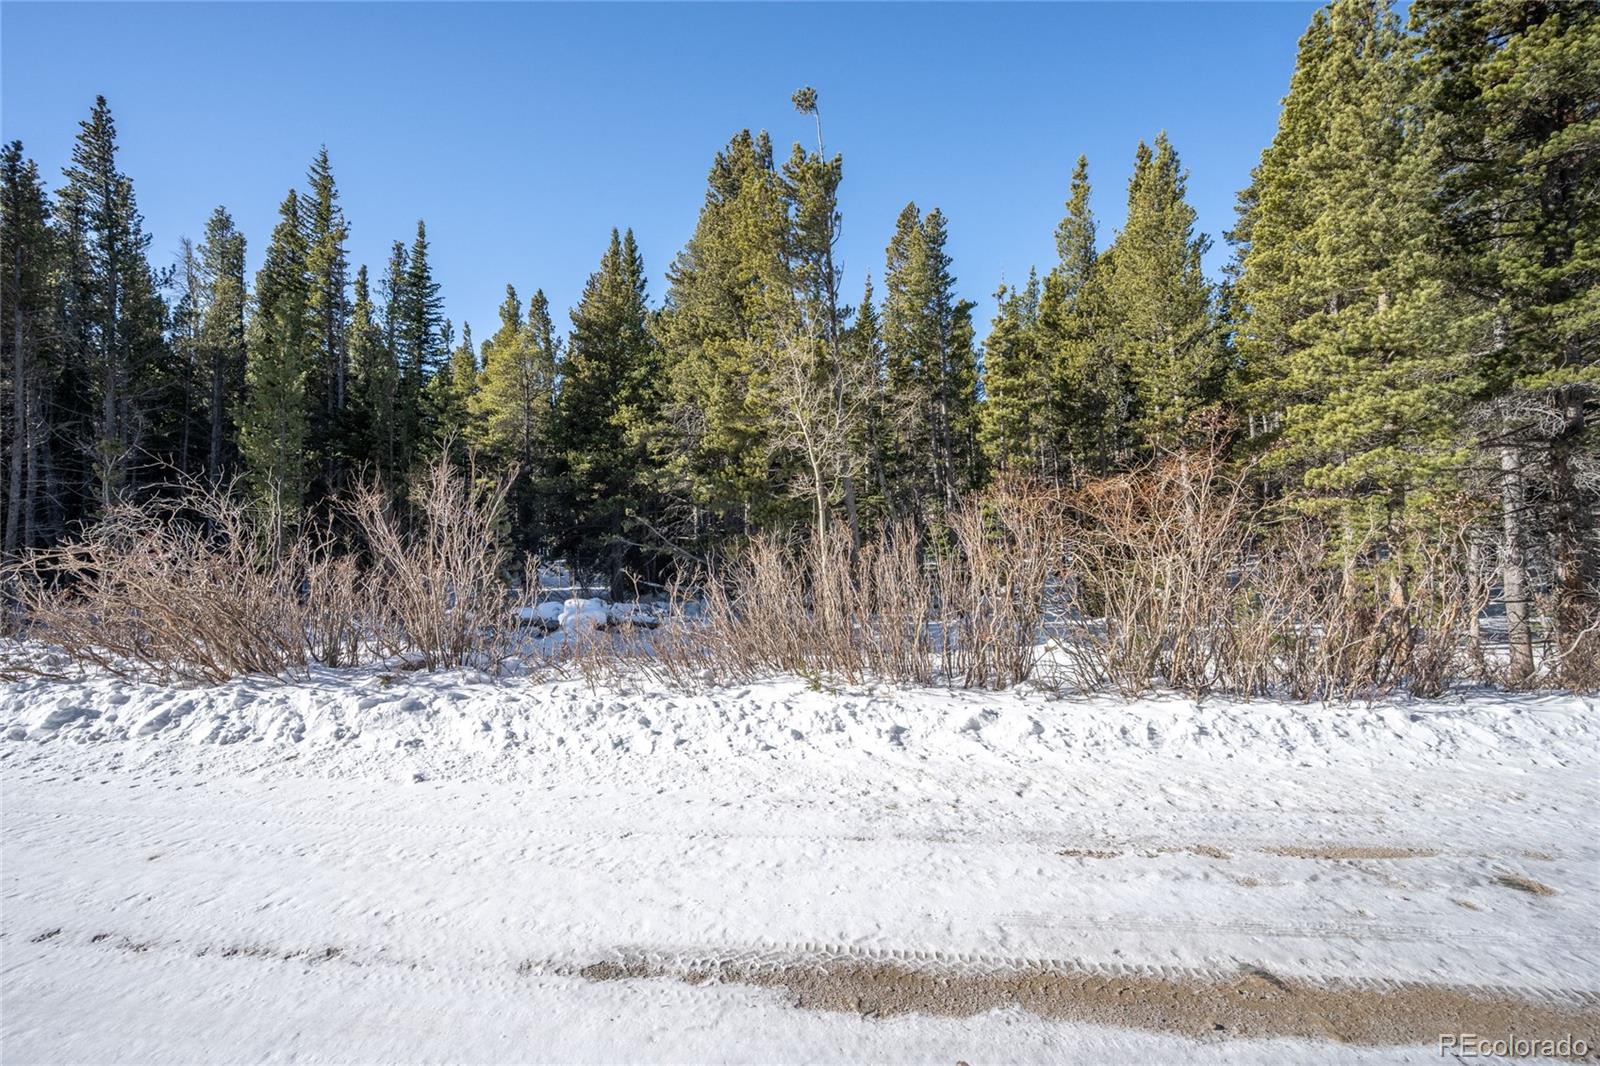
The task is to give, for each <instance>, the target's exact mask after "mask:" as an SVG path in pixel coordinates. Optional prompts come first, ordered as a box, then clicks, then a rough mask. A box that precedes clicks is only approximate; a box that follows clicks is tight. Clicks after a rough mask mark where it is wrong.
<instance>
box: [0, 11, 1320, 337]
mask: <svg viewBox="0 0 1600 1066" xmlns="http://www.w3.org/2000/svg"><path fill="white" fill-rule="evenodd" d="M1315 6H1316V5H1313V4H1301V3H1282V4H1189V5H1180V4H1133V3H1129V4H1105V5H1101V4H1051V5H1046V4H1016V5H1012V4H987V5H981V6H980V5H976V4H973V5H957V4H939V5H919V4H893V5H868V4H840V5H823V4H815V5H791V4H776V3H774V4H758V5H733V4H716V5H699V4H694V5H690V4H657V5H633V4H600V5H590V6H575V5H565V4H512V3H501V4H423V3H416V4H311V3H305V4H223V3H214V4H188V3H168V4H142V3H138V4H110V5H99V4H95V5H90V4H31V3H15V2H10V0H7V2H5V3H4V4H0V60H3V63H0V66H3V77H0V91H3V106H0V127H3V134H4V138H5V139H6V140H7V141H9V140H12V139H21V140H22V141H23V142H24V145H25V147H26V149H27V151H28V152H29V154H30V155H32V156H33V157H34V158H35V159H37V160H38V162H39V164H40V167H41V169H42V170H43V171H44V173H45V174H46V176H47V180H48V181H49V182H50V184H51V187H52V189H53V188H55V187H56V186H57V185H59V183H60V172H61V168H62V166H63V165H65V163H66V162H67V160H68V157H69V154H70V152H71V144H72V138H73V136H74V135H75V133H76V131H77V123H78V121H79V120H80V119H82V118H84V117H85V116H86V115H87V114H88V111H89V107H90V105H91V104H92V102H93V99H94V96H95V94H96V93H103V94H105V96H106V97H107V98H108V100H109V101H110V103H111V106H112V110H113V113H114V115H115V117H116V121H117V128H118V133H119V136H120V142H121V146H122V154H121V160H122V166H123V169H124V170H126V171H127V173H128V174H130V175H131V176H132V177H133V179H134V184H135V190H136V192H137V195H138V199H139V206H140V208H141V209H142V211H143V213H144V216H145V222H146V227H147V229H148V230H149V231H150V232H151V233H152V234H153V235H154V244H153V249H152V251H153V255H154V257H155V258H156V259H157V261H158V262H161V263H167V262H171V261H172V259H173V257H174V255H175V252H176V249H177V246H178V239H179V237H181V236H184V235H188V236H191V237H195V238H198V237H199V236H200V234H201V231H202V229H203V227H204V224H205V219H206V216H207V215H208V214H209V213H210V211H211V209H212V207H214V206H215V205H217V204H219V203H220V204H224V205H226V206H227V208H228V209H229V211H231V212H232V213H233V216H234V218H235V219H236V220H237V221H238V223H239V225H240V226H241V228H242V229H243V230H244V231H245V233H246V234H247V236H248V238H249V241H250V269H251V270H252V272H253V271H254V269H255V267H256V266H257V265H258V264H259V262H260V255H261V252H262V249H263V247H264V246H265V243H266V240H267V237H268V235H269V234H270V231H271V228H272V223H273V220H274V217H275V212H276V209H277V204H278V202H279V201H280V200H281V199H282V197H283V194H284V192H285V191H286V190H287V189H288V188H289V187H290V186H291V185H301V184H303V176H304V172H305V167H306V164H307V163H308V162H309V161H310V159H311V156H312V154H313V153H314V152H315V151H316V149H317V146H318V145H319V144H322V143H324V142H326V144H327V145H328V149H329V151H330V153H331V155H332V160H333V166H334V173H335V175H336V177H337V179H338V181H339V185H340V189H341V192H342V195H343V201H344V206H345V210H346V213H347V214H348V216H349V218H350V221H351V224H352V227H353V233H352V239H351V258H352V263H361V262H365V263H367V264H369V265H370V266H371V267H372V272H373V276H374V278H376V276H377V275H378V273H380V272H381V268H382V263H383V261H384V258H385V256H386V252H387V249H388V246H389V243H390V242H391V241H392V240H394V239H395V238H404V239H406V240H409V239H410V237H411V235H412V233H413V231H414V228H415V224H416V220H417V218H418V217H424V218H426V219H427V222H428V232H429V236H430V238H431V240H432V242H433V251H434V266H435V271H436V275H437V277H438V280H439V281H440V282H441V283H442V285H443V294H444V298H445V304H446V313H447V314H448V315H449V316H450V317H451V318H453V319H454V320H455V322H456V324H457V327H458V328H459V326H460V323H461V322H462V321H463V320H468V321H470V322H471V323H472V324H473V326H474V328H475V330H476V335H477V337H478V339H480V340H481V339H483V338H484V337H486V336H488V334H489V333H490V332H492V330H493V328H494V325H495V309H496V308H497V306H498V305H499V303H500V300H501V297H502V295H503V293H504V288H505V283H506V282H507V281H510V282H513V283H514V284H515V285H516V286H517V290H518V292H519V293H521V294H522V295H523V296H524V297H526V296H527V295H529V294H531V292H532V291H533V289H534V288H535V287H536V286H542V287H543V288H544V290H545V292H546V293H547V294H548V295H549V296H550V298H551V302H552V303H553V304H554V306H555V307H556V308H558V309H563V308H567V307H570V305H571V304H572V302H573V301H574V300H575V299H576V297H577V295H578V293H579V291H580V290H581V288H582V285H583V281H584V278H585V277H586V276H587V275H588V273H589V272H590V271H592V270H593V269H594V268H595V266H596V264H597V262H598V260H599V257H600V253H601V252H602V251H603V250H604V247H605V241H606V239H607V235H608V233H609V231H610V228H611V227H612V226H618V227H626V226H632V227H633V229H634V231H635V233H636V234H637V235H638V238H639V241H640V245H641V247H642V249H643V251H644V254H645V261H646V265H647V266H648V267H649V269H650V274H651V298H652V301H653V302H654V303H659V302H660V299H661V297H662V295H663V294H664V291H665V283H664V281H663V280H662V278H663V274H664V272H665V270H666V267H667V265H668V263H669V262H670V261H671V259H672V257H673V256H674V255H675V254H676V253H677V251H678V249H679V248H680V247H681V246H682V245H683V243H684V241H685V240H686V239H687V238H688V237H689V235H690V233H691V232H692V230H693V228H694V222H695V216H696V214H697V212H698V210H699V208H700V204H701V201H702V198H703V195H704V188H705V175H706V171H707V168H708V167H709V165H710V162H711V158H712V156H713V154H714V153H715V152H716V151H717V149H718V148H719V147H721V146H722V145H723V144H725V143H726V142H727V139H728V138H729V136H730V135H731V134H733V133H734V132H735V131H737V130H739V129H741V128H743V127H746V126H749V127H752V128H765V129H767V130H769V131H771V133H772V135H773V139H774V141H775V142H776V143H777V144H778V146H779V154H780V157H781V156H782V155H783V154H785V153H786V149H787V145H788V144H789V143H790V142H792V141H794V140H797V139H798V140H805V141H807V142H808V143H809V141H810V139H811V138H812V136H813V132H812V127H811V124H810V120H809V119H807V118H804V117H802V116H800V115H797V114H795V113H794V111H793V109H792V108H791V106H790V104H789V95H790V93H791V92H792V91H793V90H794V89H795V88H796V87H798V86H800V85H804V84H810V85H814V86H815V87H816V88H817V90H818V92H819V93H820V95H821V103H822V111H823V120H824V127H825V133H826V135H827V139H828V145H829V149H830V151H831V150H837V151H840V152H842V153H843V154H844V160H845V180H844V185H843V187H842V189H841V206H842V209H843V212H844V232H843V238H842V241H841V248H842V254H843V262H844V267H845V270H846V271H847V274H848V278H847V282H846V293H847V294H848V295H849V297H850V298H851V300H852V302H854V299H855V297H856V295H857V294H859V292H860V287H861V282H862V277H863V274H864V272H866V271H869V270H870V271H872V272H873V274H874V275H877V274H878V273H879V272H880V271H881V269H882V264H883V247H884V244H885V242H886V241H887V239H888V236H889V233H890V230H891V228H892V226H893V223H894V218H895V215H896V214H897V213H898V212H899V210H900V208H901V207H903V206H904V205H905V203H906V201H908V200H915V201H916V202H917V203H918V204H919V205H920V206H922V207H923V208H924V209H927V208H931V207H934V206H938V207H940V208H942V209H943V210H944V212H945V214H946V215H947V216H948V217H949V219H950V244H949V250H950V252H951V254H952V255H953V257H954V260H955V264H954V271H955V273H956V275H957V277H958V278H959V286H960V289H961V291H962V293H963V294H964V295H966V296H967V297H969V298H971V299H974V300H977V301H978V302H979V308H980V321H981V323H982V325H981V326H980V330H981V331H982V332H986V331H987V323H988V318H989V316H990V314H991V313H992V310H993V301H992V300H991V298H990V296H991V294H992V293H993V291H994V289H995V288H996V286H997V285H998V283H999V282H1000V281H1001V280H1002V279H1006V280H1010V281H1017V280H1021V279H1023V278H1024V277H1026V275H1027V271H1028V268H1029V266H1030V265H1038V266H1039V267H1040V268H1041V270H1043V269H1047V268H1048V267H1049V265H1050V264H1051V262H1053V259H1054V254H1055V253H1054V246H1053V237H1052V234H1053V230H1054V227H1055V224H1056V221H1057V220H1058V218H1059V217H1060V214H1061V206H1062V201H1063V200H1064V199H1065V198H1066V192H1067V180H1068V176H1069V173H1070V171H1071V168H1072V163H1073V160H1074V159H1076V157H1077V156H1078V154H1079V153H1080V152H1084V153H1087V154H1088V156H1089V164H1090V174H1091V179H1092V180H1093V182H1094V187H1095V206H1096V208H1097V211H1098V214H1099V216H1100V219H1101V240H1102V243H1104V242H1105V241H1108V240H1109V239H1110V237H1111V236H1112V233H1113V230H1114V228H1115V227H1116V226H1117V225H1119V224H1120V222H1121V220H1122V216H1123V203H1124V197H1125V194H1126V184H1127V180H1128V174H1129V171H1130V170H1131V167H1132V158H1133V152H1134V146H1135V145H1136V143H1137V142H1138V141H1139V139H1140V138H1146V139H1149V138H1152V137H1154V136H1155V134H1156V133H1157V132H1158V131H1160V130H1162V129H1166V130H1167V131H1168V132H1169V134H1170V136H1171V137H1172V140H1173V142H1174V144H1175V145H1176V147H1177V149H1178V151H1179V154H1180V155H1181V157H1182V159H1183V162H1184V164H1185V165H1186V166H1187V167H1188V168H1189V170H1190V175H1191V176H1190V183H1189V192H1190V198H1191V201H1192V202H1193V203H1194V205H1195V207H1196V208H1197V210H1198V211H1199V213H1200V223H1201V227H1202V228H1203V229H1205V230H1206V231H1207V232H1209V233H1211V234H1212V235H1213V237H1214V238H1215V239H1216V247H1215V248H1214V249H1213V251H1212V253H1211V255H1210V256H1209V257H1208V261H1207V266H1208V269H1209V270H1210V272H1211V273H1212V274H1213V275H1215V274H1216V273H1217V272H1218V270H1219V269H1220V267H1221V265H1222V263H1223V262H1224V260H1225V257H1226V246H1225V244H1224V242H1223V241H1222V239H1221V233H1222V231H1223V230H1224V229H1226V228H1227V227H1228V226H1230V225H1231V224H1232V220H1233V210H1232V208H1233V200H1234V194H1235V192H1236V191H1237V190H1238V189H1239V188H1240V187H1241V186H1242V185H1243V184H1244V183H1245V182H1246V181H1247V179H1248V175H1249V171H1250V167H1251V166H1252V165H1253V164H1254V163H1255V161H1256V159H1257V157H1258V155H1259V153H1260V151H1261V148H1262V147H1263V146H1264V145H1265V144H1266V143H1267V141H1268V140H1269V139H1270V138H1271V136H1272V132H1273V129H1274V125H1275V122H1276V118H1277V110H1278V101H1279V99H1280V98H1281V97H1282V95H1283V93H1284V92H1285V90H1286V89H1287V86H1288V78H1289V73H1290V71H1291V69H1292V67H1293V62H1294V51H1295V42H1296V40H1297V38H1298V37H1299V34H1300V32H1301V31H1302V30H1303V29H1304V27H1305V25H1306V23H1307V22H1308V20H1309V19H1310V16H1311V12H1312V11H1313V10H1314V8H1315ZM560 323H561V325H563V326H564V325H565V316H564V315H563V316H562V317H561V320H560Z"/></svg>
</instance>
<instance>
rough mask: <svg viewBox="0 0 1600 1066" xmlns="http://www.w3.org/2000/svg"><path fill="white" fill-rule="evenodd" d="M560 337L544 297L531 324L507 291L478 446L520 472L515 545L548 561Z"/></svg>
mask: <svg viewBox="0 0 1600 1066" xmlns="http://www.w3.org/2000/svg"><path fill="white" fill-rule="evenodd" d="M554 332H555V331H554V327H553V325H552V323H551V320H550V304H549V301H548V300H546V299H545V295H544V292H543V291H542V290H541V291H538V292H535V293H534V296H533V299H532V300H531V301H530V303H529V306H528V319H527V321H524V320H523V315H522V305H521V302H520V301H519V300H518V297H517V290H516V289H515V288H514V287H512V286H511V285H507V286H506V298H505V301H504V302H503V303H501V305H500V328H499V329H498V330H496V331H495V334H494V336H493V337H490V338H489V340H488V341H487V342H485V344H484V347H483V371H482V373H481V375H480V377H479V384H478V392H477V395H476V397H475V399H474V407H473V416H474V419H475V424H476V426H477V427H478V433H479V434H480V436H479V438H478V439H479V443H480V444H481V445H482V446H483V447H484V448H485V449H487V451H488V453H489V455H490V456H491V457H492V458H493V459H494V460H495V461H496V462H497V463H498V464H499V465H500V466H501V468H515V469H516V471H517V480H516V482H515V484H514V485H513V486H512V492H511V500H510V503H511V511H512V514H511V520H512V528H511V539H512V544H513V546H514V547H515V548H516V549H518V550H519V551H523V552H533V553H537V554H547V553H548V552H549V551H550V548H551V545H552V543H553V540H552V530H551V525H552V523H551V514H550V507H549V500H550V486H549V480H550V471H551V467H552V462H551V451H552V449H553V447H554V432H553V425H554V417H555V387H556V362H557V360H558V358H559V354H560V353H559V351H558V343H557V341H556V339H555V336H554Z"/></svg>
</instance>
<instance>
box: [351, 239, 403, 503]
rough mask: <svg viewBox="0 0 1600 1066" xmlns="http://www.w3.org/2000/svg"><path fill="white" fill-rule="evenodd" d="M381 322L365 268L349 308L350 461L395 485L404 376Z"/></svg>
mask: <svg viewBox="0 0 1600 1066" xmlns="http://www.w3.org/2000/svg"><path fill="white" fill-rule="evenodd" d="M382 319H383V315H382V312H381V311H380V309H379V308H378V307H377V306H375V305H374V303H373V301H372V292H371V287H370V285H369V283H368V281H367V268H366V267H365V266H362V267H361V268H360V269H358V270H357V271H356V280H355V289H354V299H353V301H352V302H351V305H350V334H349V347H350V370H351V375H352V377H353V390H352V391H353V396H352V403H351V406H350V415H349V416H348V417H349V418H350V421H351V425H350V427H349V433H348V436H349V437H350V439H351V440H352V442H353V443H352V447H351V457H352V459H353V460H355V461H356V462H357V463H358V464H361V465H364V466H366V467H367V468H368V471H369V472H370V473H373V474H376V476H377V477H378V478H379V479H380V480H381V481H383V482H384V483H385V484H388V485H391V486H393V485H394V484H395V483H396V479H397V477H398V474H399V469H398V464H399V456H398V453H397V450H396V447H395V442H396V437H395V432H394V422H395V406H396V398H397V395H398V392H399V387H400V375H399V370H398V367H397V366H396V365H395V361H394V350H393V348H391V347H390V344H389V341H388V337H387V335H386V331H385V328H384V323H383V321H382Z"/></svg>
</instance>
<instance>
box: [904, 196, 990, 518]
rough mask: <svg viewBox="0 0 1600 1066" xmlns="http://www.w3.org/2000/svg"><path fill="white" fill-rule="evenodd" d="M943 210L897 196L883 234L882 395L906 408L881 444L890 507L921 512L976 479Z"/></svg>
mask: <svg viewBox="0 0 1600 1066" xmlns="http://www.w3.org/2000/svg"><path fill="white" fill-rule="evenodd" d="M945 237H946V226H945V220H944V215H943V214H941V213H940V211H939V210H938V209H937V208H935V209H934V210H932V211H930V212H928V215H927V217H926V218H924V217H922V214H921V212H920V211H918V209H917V206H916V204H907V205H906V206H905V208H904V210H902V211H901V212H900V217H899V219H898V221H897V222H896V226H895V234H894V237H893V238H892V239H891V240H890V242H889V247H888V250H887V253H886V265H885V271H884V289H885V295H884V301H883V319H882V334H883V347H884V357H885V367H886V382H885V391H886V402H887V403H888V404H890V405H892V406H898V407H900V408H901V409H902V410H905V411H907V412H909V414H908V416H907V417H906V418H905V419H904V420H902V421H901V422H900V423H899V424H898V425H897V426H896V427H895V429H896V432H895V434H894V439H893V440H892V442H891V443H890V445H889V448H888V449H887V450H888V464H889V468H890V473H889V478H888V480H889V482H890V485H891V487H892V491H893V492H894V493H895V495H896V497H897V499H896V504H895V510H896V512H897V513H899V514H901V515H903V516H909V517H913V518H915V519H916V520H917V521H919V522H920V521H923V520H925V519H926V518H927V516H928V513H929V511H930V509H936V508H941V507H945V506H948V505H950V504H952V503H953V502H954V501H955V499H956V497H957V496H958V495H959V494H960V493H962V492H965V491H967V490H969V489H971V488H974V487H976V486H977V484H978V482H979V478H980V467H979V463H978V459H979V456H978V452H977V399H978V396H977V391H978V361H977V352H976V350H975V348H974V346H973V341H974V333H973V327H972V306H973V305H972V303H971V302H970V301H967V300H961V299H958V298H957V297H956V295H955V278H954V277H952V276H951V274H950V257H949V256H948V255H947V254H945V251H944V244H945Z"/></svg>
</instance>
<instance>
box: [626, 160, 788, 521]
mask: <svg viewBox="0 0 1600 1066" xmlns="http://www.w3.org/2000/svg"><path fill="white" fill-rule="evenodd" d="M707 184H708V187H707V190H706V199H705V204H704V206H703V207H702V208H701V211H700V218H699V221H698V223H697V224H696V226H695V232H694V235H693V236H692V237H691V238H690V240H689V243H688V245H687V246H686V247H685V248H684V249H683V251H682V252H680V253H679V255H678V257H677V259H676V260H675V261H674V262H673V264H672V267H671V269H670V270H669V271H668V273H667V277H668V282H669V288H668V290H667V296H666V301H665V305H664V306H663V308H662V310H661V313H660V315H659V316H658V318H657V320H656V321H657V334H658V337H659V340H660V343H661V348H662V355H663V360H664V363H665V366H666V368H667V369H666V375H667V395H666V400H665V405H664V408H663V415H662V424H661V432H660V434H659V436H658V447H660V448H662V449H663V452H664V454H663V455H662V462H663V466H664V472H665V475H666V477H665V481H666V484H665V487H666V488H667V489H668V490H669V491H671V492H673V493H674V494H676V495H678V496H680V497H681V498H682V500H683V503H684V504H686V505H687V506H686V510H687V511H688V512H689V522H688V526H689V529H688V530H687V531H686V532H687V533H688V534H689V535H690V536H694V535H720V534H725V533H732V532H739V531H753V530H755V529H756V528H758V527H760V526H761V525H763V524H766V523H769V522H772V523H776V522H778V521H779V520H780V518H783V517H787V516H788V515H789V513H790V508H789V507H788V506H787V505H786V503H785V501H786V500H787V495H786V494H785V493H783V492H781V491H780V490H781V488H782V486H784V485H785V484H787V482H788V480H789V477H788V474H787V472H786V471H785V470H783V469H782V468H781V467H775V466H774V463H773V461H772V460H773V458H774V455H773V449H772V448H771V447H770V446H769V441H768V432H769V430H770V427H771V426H772V424H773V415H772V411H771V410H770V408H769V407H768V406H767V404H766V402H765V397H766V392H765V377H766V371H767V367H768V364H769V363H770V360H771V359H772V356H773V353H775V352H776V351H778V349H779V348H780V346H781V345H782V344H783V343H784V341H785V339H786V338H787V337H789V336H790V335H791V333H792V332H793V330H794V328H795V324H796V320H797V315H798V312H797V309H796V307H795V300H794V287H793V282H792V279H791V277H790V271H789V259H788V241H789V218H788V212H787V210H786V205H785V202H784V194H783V183H782V180H781V178H780V176H779V175H778V173H777V171H776V170H775V168H774V166H773V159H772V144H771V141H770V140H769V139H768V137H767V135H766V134H765V133H762V134H759V135H754V134H751V133H750V131H749V130H745V131H743V132H741V133H740V134H739V135H738V136H736V137H734V139H733V140H732V141H731V142H729V144H728V146H727V148H725V149H724V150H723V151H721V152H719V153H718V154H717V157H716V159H715V160H714V162H713V164H712V167H711V173H710V176H709V178H708V182H707Z"/></svg>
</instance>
